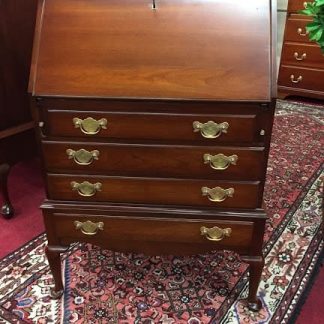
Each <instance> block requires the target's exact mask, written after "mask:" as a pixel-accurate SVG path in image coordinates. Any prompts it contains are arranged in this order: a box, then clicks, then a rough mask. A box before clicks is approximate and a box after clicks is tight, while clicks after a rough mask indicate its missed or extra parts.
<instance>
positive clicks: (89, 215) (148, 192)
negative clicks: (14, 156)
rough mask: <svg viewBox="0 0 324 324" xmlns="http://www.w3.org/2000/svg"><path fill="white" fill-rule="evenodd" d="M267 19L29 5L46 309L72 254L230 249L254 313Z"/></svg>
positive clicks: (119, 6) (250, 11)
mask: <svg viewBox="0 0 324 324" xmlns="http://www.w3.org/2000/svg"><path fill="white" fill-rule="evenodd" d="M271 7H272V6H271V2H270V1H268V0H260V1H257V2H248V3H245V4H243V2H242V1H240V0H236V1H230V2H229V1H214V2H210V1H205V0H172V1H171V0H165V1H156V2H154V3H153V2H150V1H132V0H118V1H117V0H111V1H106V0H92V1H85V0H79V1H77V2H76V1H71V0H41V1H39V7H38V19H37V26H36V36H35V41H34V50H33V62H32V73H31V77H30V85H29V86H30V87H29V90H30V94H31V106H32V111H33V115H34V120H35V125H36V130H37V133H38V138H39V143H40V147H41V151H42V157H43V168H44V177H45V180H46V189H47V199H46V200H45V201H44V203H43V204H42V207H41V208H42V211H43V215H44V221H45V226H46V233H47V236H48V247H47V252H46V253H47V257H48V261H49V264H50V267H51V270H52V273H53V277H54V281H55V286H54V288H53V297H57V298H58V297H60V296H61V294H62V292H63V284H62V278H61V261H60V253H62V252H64V251H66V250H67V249H68V247H69V245H70V244H71V243H73V242H90V243H92V244H95V245H99V246H101V247H103V248H107V249H111V250H114V251H122V252H144V253H147V254H151V255H162V254H174V255H188V254H189V255H190V254H198V253H207V252H210V251H213V250H219V249H230V250H233V251H236V252H237V253H239V254H240V256H241V258H242V260H244V261H245V262H247V263H249V265H250V288H249V289H250V290H249V296H248V299H247V303H248V306H249V308H250V309H252V310H255V311H256V310H259V309H260V307H261V303H260V301H259V300H258V298H257V289H258V285H259V281H260V276H261V272H262V268H263V264H264V261H263V255H262V244H263V235H264V228H265V221H266V219H267V216H266V213H265V211H264V209H263V207H262V196H263V189H264V182H265V175H266V165H267V159H268V152H269V144H270V137H271V129H272V122H273V113H274V98H275V96H276V93H275V90H276V85H275V79H276V78H275V70H276V69H275V67H274V64H273V58H274V57H275V55H273V46H272V43H274V44H275V41H274V39H273V35H275V32H276V31H275V21H274V20H273V19H272V17H271V15H270V12H271V9H272V8H271ZM274 12H275V10H274ZM237 17H239V19H237ZM228 26H232V27H233V28H230V29H229V28H228ZM238 26H239V32H238V31H237V30H238ZM236 27H237V28H236Z"/></svg>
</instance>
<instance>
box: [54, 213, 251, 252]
mask: <svg viewBox="0 0 324 324" xmlns="http://www.w3.org/2000/svg"><path fill="white" fill-rule="evenodd" d="M51 222H52V224H53V227H52V230H54V231H55V233H56V235H57V237H58V238H59V240H60V242H61V243H62V244H68V243H71V242H75V241H86V242H92V243H94V244H95V243H97V242H98V243H99V244H100V245H101V246H105V247H106V248H109V249H112V250H115V251H122V252H128V251H132V252H134V251H137V252H142V253H143V252H144V253H148V254H150V251H152V250H154V253H157V252H160V253H161V254H170V251H172V252H171V253H176V252H177V253H179V251H184V252H185V251H186V250H188V251H190V252H189V253H191V254H193V253H201V252H206V251H211V250H216V249H220V248H228V249H231V248H238V249H239V251H247V249H248V247H249V246H250V245H251V243H252V242H251V241H252V237H253V230H254V223H253V222H251V221H234V220H215V221H214V220H212V221H211V220H202V219H174V218H160V219H158V218H147V217H146V218H144V217H122V216H121V217H114V216H101V215H99V216H98V215H91V214H90V215H82V214H81V215H80V214H72V215H69V214H60V213H54V214H53V215H51ZM143 238H145V239H144V240H143ZM183 245H186V246H187V247H183ZM177 247H179V248H180V249H179V251H177ZM170 248H171V249H170Z"/></svg>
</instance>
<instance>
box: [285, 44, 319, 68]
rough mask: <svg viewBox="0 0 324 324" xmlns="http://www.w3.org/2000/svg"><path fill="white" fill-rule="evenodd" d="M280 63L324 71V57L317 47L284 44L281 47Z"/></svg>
mask: <svg viewBox="0 0 324 324" xmlns="http://www.w3.org/2000/svg"><path fill="white" fill-rule="evenodd" d="M281 63H282V64H283V65H295V66H296V67H311V68H319V69H324V56H323V54H322V52H321V50H320V48H319V46H317V45H313V44H296V43H289V42H286V43H284V46H283V51H282V57H281Z"/></svg>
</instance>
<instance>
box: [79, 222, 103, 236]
mask: <svg viewBox="0 0 324 324" xmlns="http://www.w3.org/2000/svg"><path fill="white" fill-rule="evenodd" d="M74 226H75V229H76V230H81V232H82V233H83V234H85V235H90V236H91V235H95V234H97V233H98V231H99V230H101V231H102V230H103V229H104V223H103V222H98V223H93V222H91V221H89V220H88V221H86V222H79V221H75V222H74Z"/></svg>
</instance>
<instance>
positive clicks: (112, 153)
mask: <svg viewBox="0 0 324 324" xmlns="http://www.w3.org/2000/svg"><path fill="white" fill-rule="evenodd" d="M42 147H43V154H44V157H45V166H46V169H47V171H48V172H52V173H53V172H54V173H55V172H60V173H63V172H66V173H70V172H73V173H74V172H76V171H80V172H81V171H83V173H87V174H93V173H97V174H105V175H119V176H142V177H146V176H151V177H152V176H153V177H176V178H177V177H180V178H212V179H217V178H218V179H223V180H224V179H236V180H259V179H262V178H263V176H264V168H265V153H264V148H263V147H254V148H244V147H243V148H242V147H222V146H219V147H216V146H203V147H202V146H171V145H135V144H134V145H131V144H112V143H110V144H104V143H74V142H73V143H68V142H48V141H44V142H43V145H42Z"/></svg>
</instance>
